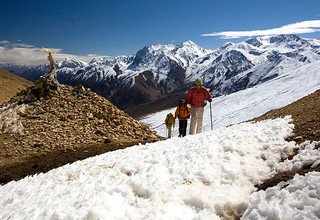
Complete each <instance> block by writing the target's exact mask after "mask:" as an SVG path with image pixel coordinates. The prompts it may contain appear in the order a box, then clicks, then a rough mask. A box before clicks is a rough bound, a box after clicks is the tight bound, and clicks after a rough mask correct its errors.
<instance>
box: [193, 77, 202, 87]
mask: <svg viewBox="0 0 320 220" xmlns="http://www.w3.org/2000/svg"><path fill="white" fill-rule="evenodd" d="M194 84H195V85H196V86H201V84H202V80H201V79H200V78H198V79H196V81H195V82H194Z"/></svg>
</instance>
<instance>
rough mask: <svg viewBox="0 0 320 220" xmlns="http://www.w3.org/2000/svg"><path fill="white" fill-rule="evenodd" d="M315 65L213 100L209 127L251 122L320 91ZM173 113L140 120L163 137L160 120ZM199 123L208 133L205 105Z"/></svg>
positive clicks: (316, 63)
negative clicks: (201, 121) (202, 118)
mask: <svg viewBox="0 0 320 220" xmlns="http://www.w3.org/2000/svg"><path fill="white" fill-rule="evenodd" d="M319 65H320V61H316V62H314V63H311V64H307V65H305V66H302V67H300V68H297V69H295V70H292V71H290V72H287V73H286V74H283V75H281V76H279V77H277V78H274V79H272V80H270V81H268V82H265V83H263V84H260V85H257V86H255V87H252V88H248V89H245V90H242V91H239V92H236V93H233V94H230V95H227V96H219V97H217V98H214V99H213V101H212V103H211V107H212V121H213V128H217V127H221V126H227V125H230V124H236V123H238V122H242V121H246V120H249V119H252V118H254V117H257V116H259V115H262V114H263V113H265V112H267V111H269V110H272V109H275V108H280V107H283V106H286V105H288V104H290V103H292V102H294V101H296V100H298V99H300V98H302V97H304V96H306V95H308V94H310V93H312V92H314V91H315V90H317V89H320V72H319ZM177 104H178V103H177ZM174 111H175V108H173V109H168V110H165V111H162V112H158V113H156V114H152V115H149V116H146V117H144V118H143V119H142V120H141V121H142V122H144V123H146V124H149V125H150V126H151V127H152V128H154V129H155V130H156V131H157V132H158V134H160V135H162V136H166V126H165V125H164V119H165V117H166V115H167V114H168V113H169V112H172V113H174ZM176 124H178V123H176ZM203 124H204V126H203V127H204V130H205V131H208V130H210V128H211V119H210V105H209V104H208V105H207V106H205V112H204V121H203ZM177 135H178V129H177V128H175V129H174V136H177Z"/></svg>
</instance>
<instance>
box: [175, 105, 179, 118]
mask: <svg viewBox="0 0 320 220" xmlns="http://www.w3.org/2000/svg"><path fill="white" fill-rule="evenodd" d="M178 115H179V107H177V108H176V112H175V113H174V118H177V117H178Z"/></svg>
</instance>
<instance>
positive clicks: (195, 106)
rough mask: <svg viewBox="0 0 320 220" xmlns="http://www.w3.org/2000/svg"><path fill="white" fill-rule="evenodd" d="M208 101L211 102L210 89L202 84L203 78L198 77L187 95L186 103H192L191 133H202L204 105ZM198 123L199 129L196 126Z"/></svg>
mask: <svg viewBox="0 0 320 220" xmlns="http://www.w3.org/2000/svg"><path fill="white" fill-rule="evenodd" d="M206 101H209V102H211V101H212V96H211V94H210V93H209V91H208V89H207V88H205V87H204V86H202V80H201V79H200V78H198V79H196V81H195V82H194V86H193V87H192V88H190V89H189V91H188V93H187V95H186V103H187V104H190V105H191V122H190V129H189V134H195V133H197V134H198V133H201V132H202V121H203V111H204V106H205V105H206V104H207V102H206ZM196 124H197V129H196V130H195V128H196Z"/></svg>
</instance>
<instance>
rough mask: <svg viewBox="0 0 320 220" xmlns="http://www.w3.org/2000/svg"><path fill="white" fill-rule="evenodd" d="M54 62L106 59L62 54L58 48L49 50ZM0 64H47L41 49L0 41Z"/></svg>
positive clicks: (92, 55) (24, 44)
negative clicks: (72, 59) (69, 59)
mask: <svg viewBox="0 0 320 220" xmlns="http://www.w3.org/2000/svg"><path fill="white" fill-rule="evenodd" d="M49 49H51V51H52V56H53V58H54V60H55V61H58V60H63V59H65V58H68V57H70V58H75V59H79V60H82V61H85V62H90V61H91V60H92V59H93V58H97V57H106V56H101V55H96V54H89V55H86V56H79V55H74V54H66V53H63V51H62V49H60V48H49ZM0 63H2V64H4V63H14V64H19V65H39V64H45V63H48V60H47V54H46V52H44V50H42V48H38V47H34V46H32V45H29V44H26V43H22V42H18V43H10V42H9V41H6V40H3V41H0Z"/></svg>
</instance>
